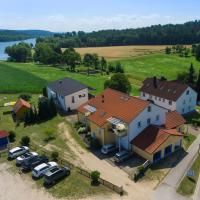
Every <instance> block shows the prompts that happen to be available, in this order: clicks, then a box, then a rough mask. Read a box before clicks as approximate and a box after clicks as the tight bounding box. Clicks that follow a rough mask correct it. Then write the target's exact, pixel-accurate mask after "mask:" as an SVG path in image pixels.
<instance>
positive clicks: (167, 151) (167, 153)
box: [165, 145, 172, 157]
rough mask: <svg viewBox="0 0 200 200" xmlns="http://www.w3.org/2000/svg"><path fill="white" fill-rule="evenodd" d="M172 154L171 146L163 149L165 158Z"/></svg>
mask: <svg viewBox="0 0 200 200" xmlns="http://www.w3.org/2000/svg"><path fill="white" fill-rule="evenodd" d="M171 153H172V145H169V146H167V147H166V148H165V157H166V156H168V155H170V154H171Z"/></svg>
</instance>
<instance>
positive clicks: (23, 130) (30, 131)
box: [0, 94, 73, 156]
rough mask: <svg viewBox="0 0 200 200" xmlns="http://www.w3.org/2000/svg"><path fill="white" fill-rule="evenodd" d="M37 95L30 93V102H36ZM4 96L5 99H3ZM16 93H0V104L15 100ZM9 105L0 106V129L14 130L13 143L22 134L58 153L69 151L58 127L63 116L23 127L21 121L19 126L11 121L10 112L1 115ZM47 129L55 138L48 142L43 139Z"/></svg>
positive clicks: (17, 142)
mask: <svg viewBox="0 0 200 200" xmlns="http://www.w3.org/2000/svg"><path fill="white" fill-rule="evenodd" d="M38 96H39V95H32V99H31V103H33V104H35V105H37V104H36V102H37V99H38ZM4 97H6V98H7V99H6V100H4ZM17 97H18V95H11V94H4V95H0V105H2V104H3V103H5V102H9V101H15V100H16V99H17ZM11 109H12V108H11V107H0V124H1V127H0V128H1V130H6V131H14V132H15V133H16V142H15V145H19V141H20V139H21V137H22V136H25V135H26V136H29V137H30V138H31V142H33V143H36V144H37V145H42V146H44V147H46V148H51V149H54V147H55V149H56V147H58V148H57V149H56V150H57V151H59V152H60V153H62V152H63V150H66V151H70V149H69V147H68V145H67V141H66V140H65V139H63V136H62V133H61V132H60V131H59V129H58V124H59V123H61V122H63V118H62V117H60V116H57V117H55V118H53V119H51V120H48V121H46V122H43V123H39V124H37V123H36V124H34V125H30V126H27V127H24V125H23V123H21V124H20V125H19V126H16V125H15V123H14V122H13V119H12V116H11V114H6V115H3V112H5V111H10V110H11ZM47 131H51V132H53V136H54V137H55V139H53V140H51V141H49V142H48V143H47V142H45V139H46V138H47V137H48V135H47V133H46V132H47ZM71 156H73V152H71Z"/></svg>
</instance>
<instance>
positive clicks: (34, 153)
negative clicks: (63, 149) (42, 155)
mask: <svg viewBox="0 0 200 200" xmlns="http://www.w3.org/2000/svg"><path fill="white" fill-rule="evenodd" d="M30 154H31V155H33V156H37V155H38V153H36V152H31V153H30Z"/></svg>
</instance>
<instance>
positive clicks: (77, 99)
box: [65, 88, 88, 110]
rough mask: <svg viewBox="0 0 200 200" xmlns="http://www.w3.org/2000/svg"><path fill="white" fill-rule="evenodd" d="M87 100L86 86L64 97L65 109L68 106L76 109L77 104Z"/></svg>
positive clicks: (79, 104)
mask: <svg viewBox="0 0 200 200" xmlns="http://www.w3.org/2000/svg"><path fill="white" fill-rule="evenodd" d="M79 95H85V96H84V97H79ZM73 96H74V100H75V101H74V103H72V97H73ZM87 101H88V88H86V89H83V90H80V91H78V92H76V93H73V94H70V95H68V96H66V97H65V105H66V110H68V108H70V109H71V110H76V109H77V108H78V107H79V106H81V105H82V104H84V103H86V102H87Z"/></svg>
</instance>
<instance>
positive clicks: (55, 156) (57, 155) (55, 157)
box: [51, 151, 59, 161]
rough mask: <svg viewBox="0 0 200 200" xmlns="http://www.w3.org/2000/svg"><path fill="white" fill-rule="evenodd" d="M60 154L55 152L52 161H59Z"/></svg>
mask: <svg viewBox="0 0 200 200" xmlns="http://www.w3.org/2000/svg"><path fill="white" fill-rule="evenodd" d="M58 157H59V153H58V152H57V151H54V152H52V153H51V159H52V160H53V161H58Z"/></svg>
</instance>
